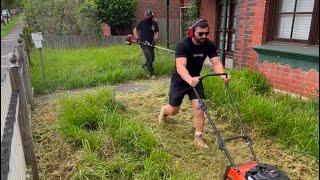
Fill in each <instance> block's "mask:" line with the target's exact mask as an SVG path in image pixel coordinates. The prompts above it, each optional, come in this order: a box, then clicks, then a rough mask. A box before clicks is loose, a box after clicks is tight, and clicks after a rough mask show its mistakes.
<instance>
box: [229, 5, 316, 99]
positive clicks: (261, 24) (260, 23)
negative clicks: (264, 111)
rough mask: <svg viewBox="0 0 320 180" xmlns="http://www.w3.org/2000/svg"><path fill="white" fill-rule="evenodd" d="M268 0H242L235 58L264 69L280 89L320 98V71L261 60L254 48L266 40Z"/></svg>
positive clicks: (239, 61)
mask: <svg viewBox="0 0 320 180" xmlns="http://www.w3.org/2000/svg"><path fill="white" fill-rule="evenodd" d="M268 2H269V1H267V0H249V1H238V3H239V4H238V7H239V9H238V12H239V14H238V25H237V31H236V32H237V33H236V50H235V54H234V55H235V60H236V64H237V66H238V67H249V68H252V69H258V70H259V71H260V72H262V73H263V74H264V75H265V76H266V77H267V79H268V80H269V82H270V83H271V85H272V86H273V87H274V88H276V89H280V90H284V91H287V92H291V93H294V94H300V95H302V96H306V97H319V92H318V91H319V72H318V71H316V70H314V69H311V70H308V71H307V72H306V71H303V70H301V69H292V68H291V67H290V66H289V65H281V64H276V63H269V62H268V61H264V62H263V63H258V60H257V59H258V54H257V53H256V52H255V51H254V50H253V49H252V48H253V47H255V46H259V45H261V44H263V43H264V42H265V38H266V33H267V30H266V28H267V24H266V22H267V20H268V19H267V18H268V4H267V3H268Z"/></svg>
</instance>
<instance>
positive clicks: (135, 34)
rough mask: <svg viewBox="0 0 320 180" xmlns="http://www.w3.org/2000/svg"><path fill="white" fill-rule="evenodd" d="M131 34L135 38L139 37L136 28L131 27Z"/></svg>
mask: <svg viewBox="0 0 320 180" xmlns="http://www.w3.org/2000/svg"><path fill="white" fill-rule="evenodd" d="M133 35H134V37H135V38H136V39H139V35H138V31H137V28H134V29H133Z"/></svg>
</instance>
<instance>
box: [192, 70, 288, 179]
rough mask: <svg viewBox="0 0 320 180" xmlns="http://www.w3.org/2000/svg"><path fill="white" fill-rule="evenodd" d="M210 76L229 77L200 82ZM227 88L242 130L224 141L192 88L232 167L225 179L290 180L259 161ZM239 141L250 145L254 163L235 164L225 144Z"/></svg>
mask: <svg viewBox="0 0 320 180" xmlns="http://www.w3.org/2000/svg"><path fill="white" fill-rule="evenodd" d="M209 76H227V77H228V74H227V73H214V74H207V75H205V76H202V77H200V81H202V80H203V79H204V78H206V77H209ZM225 87H226V89H227V92H228V94H229V96H230V99H231V103H232V105H233V108H234V110H235V113H236V116H237V118H238V120H239V125H240V129H241V135H240V136H236V137H231V138H226V139H223V138H222V137H221V134H220V132H219V130H218V129H217V127H216V125H215V123H214V121H213V120H212V118H211V115H210V113H209V111H208V109H207V106H206V105H205V103H204V101H203V100H202V99H201V98H200V97H199V94H198V93H197V91H196V89H195V88H194V87H192V88H193V91H194V92H195V94H196V96H197V98H198V99H199V107H200V108H201V109H202V110H203V111H204V112H205V114H206V116H207V119H208V121H209V123H210V125H211V126H212V128H213V130H214V135H215V137H216V139H217V142H218V145H219V148H220V150H222V151H223V152H224V154H225V155H226V156H227V158H228V160H229V162H230V165H228V166H227V168H226V170H225V174H224V179H225V180H289V177H288V176H287V175H286V174H285V173H284V172H282V171H280V170H279V169H278V168H277V167H276V166H273V165H269V164H264V163H261V162H259V161H258V159H257V156H256V154H255V153H254V151H253V147H252V140H251V139H250V138H249V136H248V135H247V134H246V132H245V130H244V126H243V123H242V120H241V117H240V114H239V111H238V110H237V107H236V105H235V101H234V98H233V96H232V93H231V89H230V87H229V85H228V84H227V83H225ZM238 139H242V140H243V142H244V143H246V144H247V145H248V147H249V150H250V152H251V154H252V156H253V161H251V162H248V163H246V164H242V165H237V164H236V163H235V161H234V160H233V158H232V157H231V155H230V153H229V151H228V149H227V147H226V146H225V142H228V141H232V140H238Z"/></svg>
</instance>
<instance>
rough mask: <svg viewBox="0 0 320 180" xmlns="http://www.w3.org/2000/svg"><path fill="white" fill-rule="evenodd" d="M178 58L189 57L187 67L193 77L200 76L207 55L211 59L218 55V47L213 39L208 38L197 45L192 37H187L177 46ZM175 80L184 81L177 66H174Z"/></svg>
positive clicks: (173, 74) (173, 76)
mask: <svg viewBox="0 0 320 180" xmlns="http://www.w3.org/2000/svg"><path fill="white" fill-rule="evenodd" d="M175 56H176V58H178V57H185V58H187V65H186V68H187V70H188V72H189V74H190V75H191V76H192V77H195V76H200V72H201V70H202V66H203V62H204V61H205V59H206V58H207V57H209V58H210V59H211V58H213V57H216V56H218V54H217V50H216V47H215V45H214V43H213V41H211V40H209V39H207V41H206V42H205V43H203V44H201V45H195V44H194V43H193V42H192V39H191V38H185V39H183V40H182V41H180V42H179V43H178V44H177V46H176V54H175ZM172 78H173V80H175V81H177V82H181V81H184V80H183V79H182V78H181V76H180V75H179V74H178V72H177V68H176V67H175V68H174V71H173V73H172Z"/></svg>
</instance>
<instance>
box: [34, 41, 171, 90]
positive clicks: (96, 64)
mask: <svg viewBox="0 0 320 180" xmlns="http://www.w3.org/2000/svg"><path fill="white" fill-rule="evenodd" d="M42 54H43V60H44V66H45V68H44V69H45V70H44V72H45V80H44V79H43V78H42V70H41V62H40V59H39V55H38V52H37V51H33V52H32V53H31V56H32V60H33V61H32V62H33V66H32V67H31V79H32V85H33V86H34V88H35V93H36V94H47V93H50V92H53V91H55V90H67V89H75V88H86V87H92V86H97V85H101V84H114V83H121V82H126V81H129V80H137V79H144V78H147V76H146V75H147V74H146V72H145V70H144V69H143V68H142V64H144V62H145V58H144V55H143V53H142V51H141V50H140V48H139V46H127V45H115V46H110V47H106V48H94V47H92V48H80V49H47V48H44V49H43V51H42ZM173 63H174V60H173V56H172V55H171V54H168V53H166V52H163V51H156V60H155V62H154V69H155V74H156V75H157V76H161V75H168V74H170V72H171V70H172V67H173Z"/></svg>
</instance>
